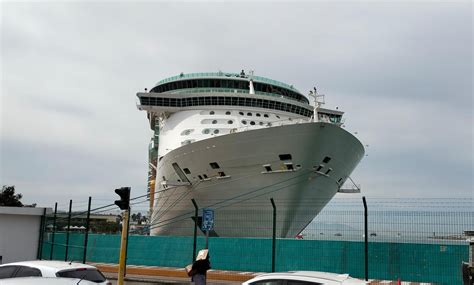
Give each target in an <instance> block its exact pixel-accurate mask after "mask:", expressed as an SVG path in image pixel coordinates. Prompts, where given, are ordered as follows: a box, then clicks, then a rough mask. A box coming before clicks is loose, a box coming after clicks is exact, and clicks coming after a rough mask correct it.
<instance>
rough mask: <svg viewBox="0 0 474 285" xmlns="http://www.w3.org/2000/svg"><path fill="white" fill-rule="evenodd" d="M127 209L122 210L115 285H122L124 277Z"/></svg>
mask: <svg viewBox="0 0 474 285" xmlns="http://www.w3.org/2000/svg"><path fill="white" fill-rule="evenodd" d="M128 211H129V210H125V211H123V215H122V217H123V220H122V238H121V241H120V258H119V270H118V279H117V285H124V282H123V281H124V277H125V274H124V273H125V253H126V249H127V242H128V240H127V232H128Z"/></svg>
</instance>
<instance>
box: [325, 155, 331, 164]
mask: <svg viewBox="0 0 474 285" xmlns="http://www.w3.org/2000/svg"><path fill="white" fill-rule="evenodd" d="M330 160H331V158H330V157H329V156H326V157H325V158H324V159H323V162H324V163H328V162H329V161H330Z"/></svg>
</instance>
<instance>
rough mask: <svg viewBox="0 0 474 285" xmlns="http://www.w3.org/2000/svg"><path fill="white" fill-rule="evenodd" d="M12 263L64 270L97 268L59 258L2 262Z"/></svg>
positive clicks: (8, 264) (9, 264)
mask: <svg viewBox="0 0 474 285" xmlns="http://www.w3.org/2000/svg"><path fill="white" fill-rule="evenodd" d="M11 265H22V266H30V267H36V268H40V269H42V268H45V269H46V268H49V269H56V270H58V271H59V270H64V269H74V268H89V269H95V267H94V266H92V265H88V264H83V263H77V262H67V261H57V260H31V261H19V262H13V263H7V264H2V265H1V266H11Z"/></svg>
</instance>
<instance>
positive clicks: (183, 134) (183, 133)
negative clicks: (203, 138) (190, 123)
mask: <svg viewBox="0 0 474 285" xmlns="http://www.w3.org/2000/svg"><path fill="white" fill-rule="evenodd" d="M193 131H194V130H184V131H183V132H182V133H181V135H182V136H188V135H189V134H191V133H192V132H193Z"/></svg>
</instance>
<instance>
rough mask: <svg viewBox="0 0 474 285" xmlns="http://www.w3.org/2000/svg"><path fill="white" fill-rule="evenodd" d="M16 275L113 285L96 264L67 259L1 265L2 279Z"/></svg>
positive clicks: (0, 275)
mask: <svg viewBox="0 0 474 285" xmlns="http://www.w3.org/2000/svg"><path fill="white" fill-rule="evenodd" d="M16 277H50V278H51V277H63V278H77V279H80V280H86V281H91V282H94V283H95V284H102V285H112V283H111V282H110V281H108V280H107V279H106V278H105V277H104V275H103V274H102V272H100V271H99V270H98V269H97V268H95V267H94V266H91V265H87V264H82V263H75V262H66V261H53V260H34V261H21V262H14V263H8V264H3V265H0V281H1V279H5V278H16ZM0 284H1V283H0Z"/></svg>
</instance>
